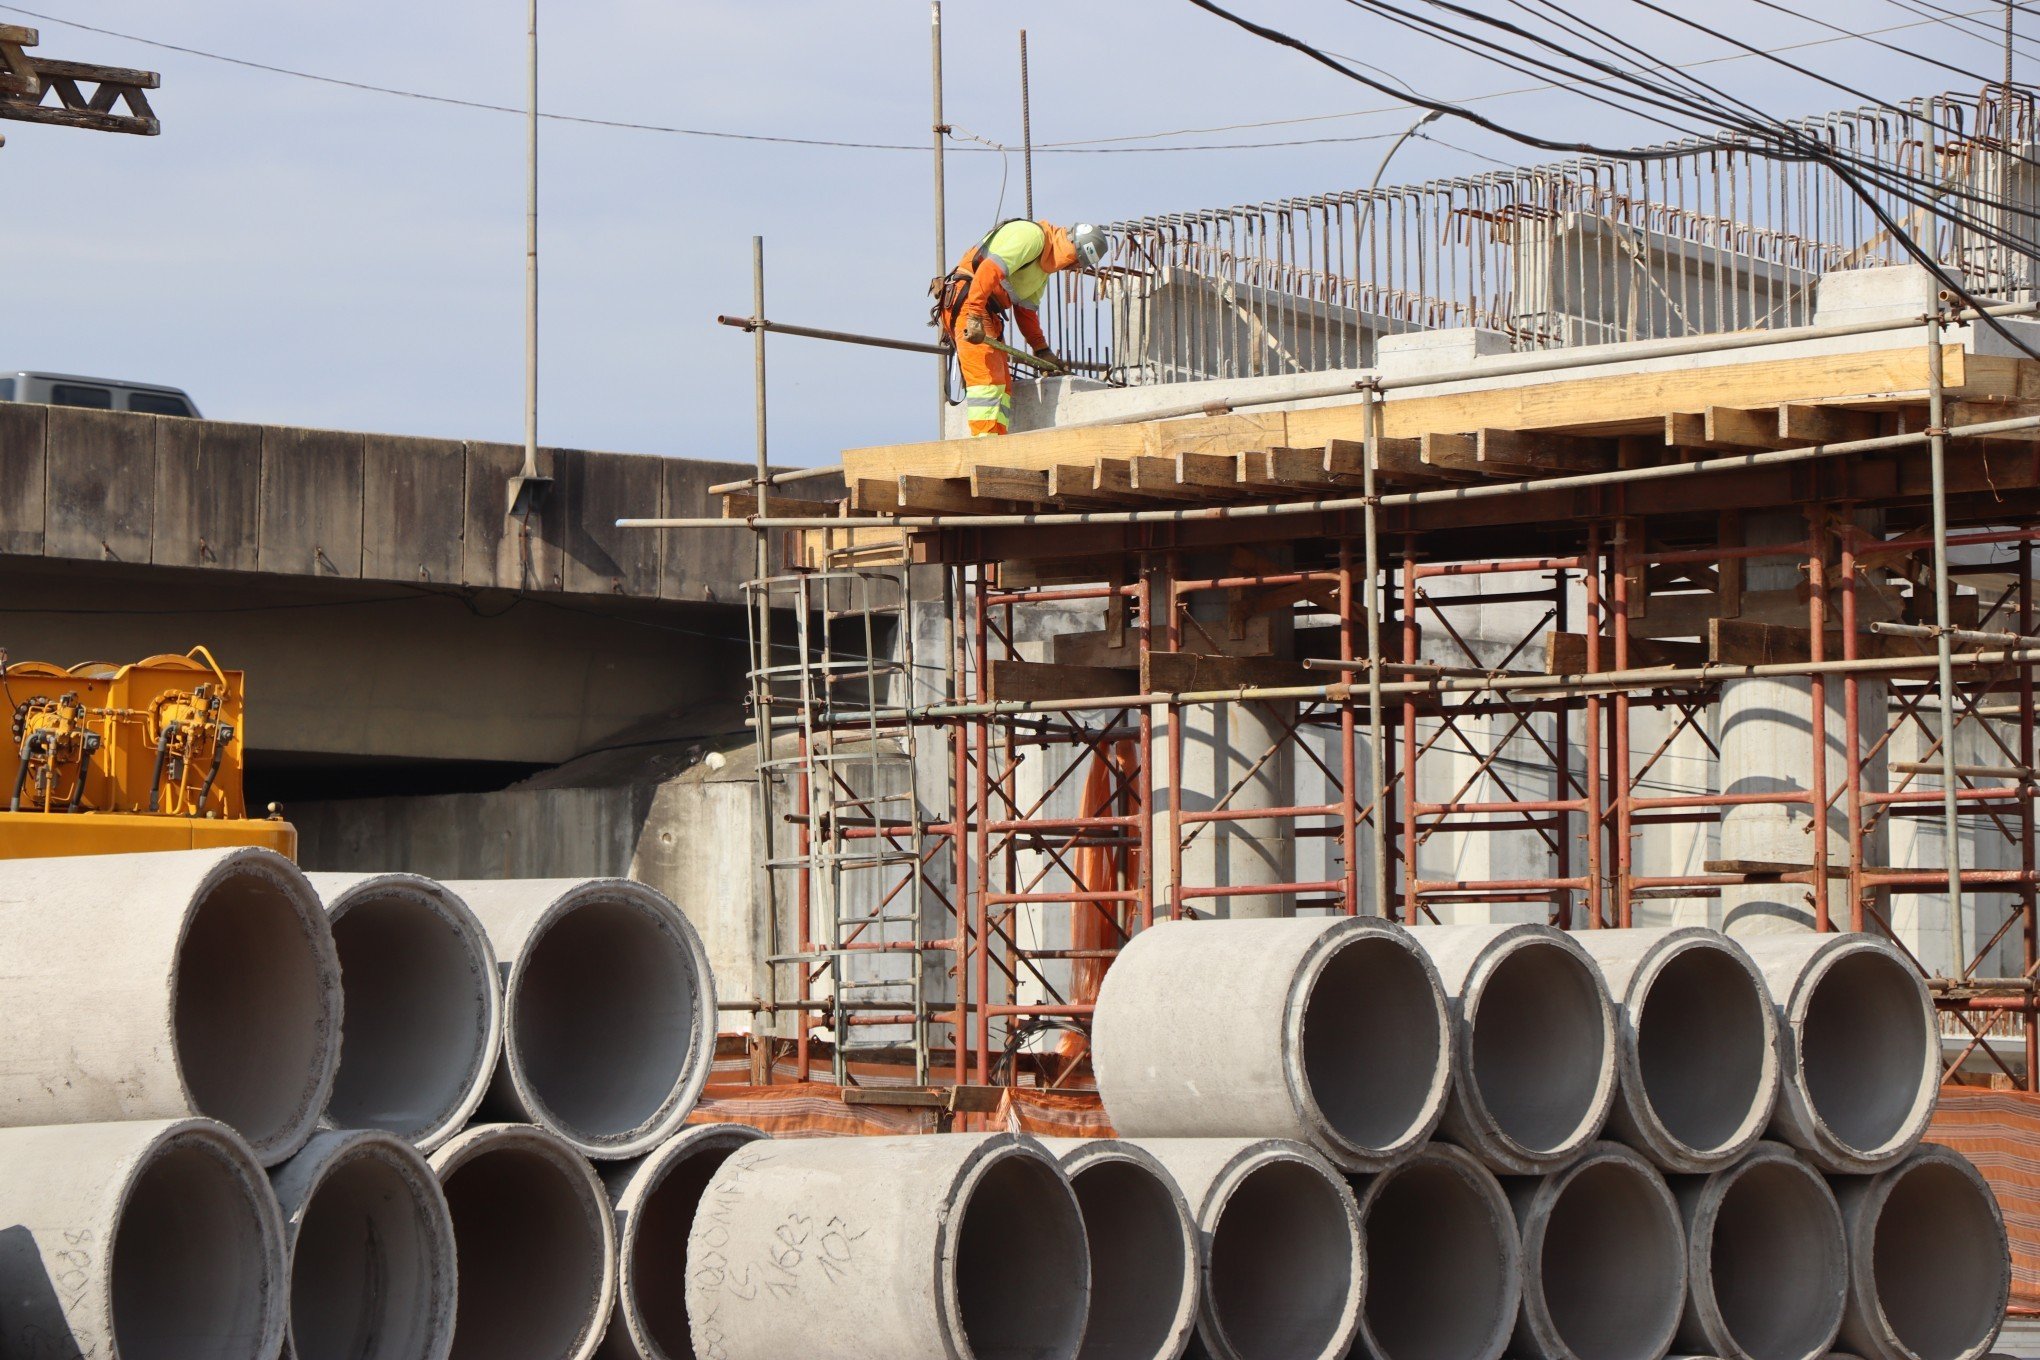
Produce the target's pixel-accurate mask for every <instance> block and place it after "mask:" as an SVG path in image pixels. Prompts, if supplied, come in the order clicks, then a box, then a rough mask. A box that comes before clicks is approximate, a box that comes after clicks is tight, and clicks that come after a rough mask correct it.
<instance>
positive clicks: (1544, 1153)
mask: <svg viewBox="0 0 2040 1360" xmlns="http://www.w3.org/2000/svg"><path fill="white" fill-rule="evenodd" d="M1409 933H1410V934H1411V935H1412V936H1414V937H1415V938H1416V941H1417V943H1418V944H1419V945H1421V946H1422V947H1423V949H1424V950H1425V952H1426V953H1428V954H1429V955H1430V956H1431V962H1432V963H1434V964H1435V965H1437V968H1438V979H1439V981H1440V982H1441V983H1442V984H1443V985H1444V988H1445V995H1446V998H1447V1002H1448V1004H1449V1006H1450V1013H1451V1016H1452V1026H1453V1028H1452V1092H1451V1097H1450V1099H1449V1100H1448V1101H1447V1102H1446V1105H1445V1116H1444V1119H1443V1120H1442V1121H1441V1122H1440V1124H1439V1129H1438V1131H1439V1136H1440V1137H1442V1138H1446V1139H1448V1140H1450V1141H1451V1142H1454V1143H1457V1144H1459V1146H1461V1147H1463V1148H1465V1149H1466V1150H1467V1151H1468V1152H1471V1153H1472V1154H1473V1155H1474V1156H1476V1157H1478V1158H1479V1159H1480V1160H1481V1161H1482V1162H1483V1163H1485V1164H1486V1165H1487V1166H1488V1167H1489V1168H1490V1169H1491V1170H1493V1171H1495V1172H1497V1173H1499V1174H1502V1175H1512V1176H1535V1175H1540V1174H1542V1173H1544V1172H1547V1171H1553V1170H1556V1169H1557V1168H1558V1167H1560V1166H1563V1165H1564V1164H1565V1163H1567V1162H1569V1161H1571V1160H1572V1159H1573V1158H1574V1157H1575V1156H1577V1155H1578V1153H1579V1151H1580V1149H1582V1148H1583V1147H1585V1146H1586V1145H1587V1143H1588V1142H1589V1141H1590V1140H1591V1139H1593V1138H1595V1137H1598V1136H1599V1134H1600V1132H1601V1126H1602V1125H1603V1124H1604V1123H1606V1122H1607V1119H1608V1110H1609V1107H1610V1106H1612V1105H1613V1104H1614V1101H1615V1009H1614V1006H1613V1005H1612V1004H1611V1003H1610V1002H1609V999H1608V987H1607V984H1606V983H1604V982H1603V981H1602V980H1601V973H1600V970H1599V969H1598V968H1596V967H1595V966H1594V962H1593V960H1592V959H1590V958H1589V957H1588V956H1587V954H1586V951H1585V950H1583V949H1581V948H1580V946H1579V944H1578V943H1577V941H1576V940H1575V938H1574V936H1573V935H1571V934H1568V933H1566V932H1565V931H1560V930H1554V929H1552V928H1551V927H1550V926H1545V925H1527V924H1526V925H1456V926H1417V927H1415V928H1413V929H1412V930H1411V931H1410V932H1409Z"/></svg>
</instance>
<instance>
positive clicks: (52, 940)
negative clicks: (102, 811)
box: [0, 849, 340, 1166]
mask: <svg viewBox="0 0 2040 1360" xmlns="http://www.w3.org/2000/svg"><path fill="white" fill-rule="evenodd" d="M0 959H5V960H6V964H5V966H4V967H0V1015H5V1016H6V1017H7V1023H6V1025H5V1026H0V1124H8V1125H21V1124H74V1123H88V1122H92V1121H95V1120H109V1119H160V1118H175V1117H182V1116H187V1115H205V1116H208V1117H211V1118H214V1119H217V1120H219V1121H220V1122H221V1123H223V1124H226V1125H228V1126H230V1127H232V1128H233V1129H234V1130H236V1131H237V1132H239V1133H240V1134H241V1135H242V1136H243V1137H244V1138H246V1139H247V1140H248V1143H249V1145H250V1146H251V1147H253V1148H254V1150H255V1155H256V1156H257V1158H259V1159H260V1160H261V1161H262V1163H263V1165H265V1166H274V1165H276V1164H277V1163H278V1162H281V1161H283V1160H284V1159H285V1158H287V1157H289V1156H290V1155H291V1154H292V1153H293V1152H296V1151H297V1150H298V1149H299V1148H300V1147H302V1146H304V1142H305V1140H306V1139H307V1138H309V1137H311V1135H312V1130H313V1129H314V1128H315V1127H316V1126H317V1124H318V1120H319V1115H320V1113H321V1112H322V1111H323V1110H324V1109H325V1108H326V1099H327V1096H328V1095H329V1094H330V1092H331V1091H332V1088H333V1073H334V1069H335V1068H336V1067H337V1065H338V1063H339V1057H340V966H339V962H338V959H337V956H336V954H335V952H334V949H333V933H332V929H331V927H330V926H329V925H328V924H327V921H326V913H325V911H324V909H323V908H321V907H320V905H319V899H318V895H317V894H316V893H314V892H313V891H312V887H311V885H310V884H309V883H307V882H306V881H305V876H304V875H303V874H301V873H299V872H298V869H297V866H296V865H294V864H292V863H291V862H290V861H289V860H287V859H285V858H284V857H283V856H281V855H279V854H276V853H274V852H272V851H268V850H254V849H233V850H186V851H177V852H170V853H163V854H143V855H86V856H76V857H71V858H63V859H16V860H0Z"/></svg>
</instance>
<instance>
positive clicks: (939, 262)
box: [928, 0, 949, 439]
mask: <svg viewBox="0 0 2040 1360" xmlns="http://www.w3.org/2000/svg"><path fill="white" fill-rule="evenodd" d="M928 14H929V38H930V41H931V42H932V44H933V54H934V77H935V125H934V127H935V277H936V278H938V279H939V278H941V277H943V276H944V275H946V274H947V273H948V272H949V210H948V206H947V202H948V200H947V199H946V197H945V196H944V193H943V189H942V139H943V138H944V137H946V136H948V135H949V125H948V124H947V123H945V122H943V121H942V0H929V5H928ZM948 423H949V356H948V355H943V356H942V357H941V358H939V359H937V360H936V361H935V435H936V437H937V438H938V439H939V438H940V437H941V436H942V434H943V433H944V431H945V430H946V429H947V427H948Z"/></svg>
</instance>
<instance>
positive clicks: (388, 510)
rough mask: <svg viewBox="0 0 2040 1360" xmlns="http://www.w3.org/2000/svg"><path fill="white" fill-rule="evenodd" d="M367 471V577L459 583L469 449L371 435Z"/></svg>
mask: <svg viewBox="0 0 2040 1360" xmlns="http://www.w3.org/2000/svg"><path fill="white" fill-rule="evenodd" d="M166 423H168V422H166ZM361 472H362V504H363V514H362V522H361V574H362V575H363V576H365V577H374V578H376V579H378V580H384V581H421V582H423V581H430V582H435V583H437V584H441V585H445V584H458V583H459V581H460V531H461V521H462V519H463V517H464V516H465V514H466V492H467V449H466V447H465V446H464V445H462V444H461V443H460V442H459V441H458V440H452V439H412V438H408V437H402V436H396V435H382V434H372V435H367V436H364V438H363V441H362V449H361Z"/></svg>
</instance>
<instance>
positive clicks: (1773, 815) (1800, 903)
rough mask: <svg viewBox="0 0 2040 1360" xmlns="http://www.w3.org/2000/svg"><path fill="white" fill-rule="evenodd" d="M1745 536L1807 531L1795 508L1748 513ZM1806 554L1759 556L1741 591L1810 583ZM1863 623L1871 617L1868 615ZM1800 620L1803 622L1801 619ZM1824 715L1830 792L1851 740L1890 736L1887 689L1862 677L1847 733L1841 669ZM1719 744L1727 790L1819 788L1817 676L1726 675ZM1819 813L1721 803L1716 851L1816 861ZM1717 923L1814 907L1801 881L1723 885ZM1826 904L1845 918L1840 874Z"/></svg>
mask: <svg viewBox="0 0 2040 1360" xmlns="http://www.w3.org/2000/svg"><path fill="white" fill-rule="evenodd" d="M1743 532H1744V537H1745V541H1747V542H1749V543H1753V544H1754V543H1792V542H1798V541H1800V540H1803V539H1804V538H1805V537H1806V534H1807V526H1806V519H1805V516H1804V514H1803V513H1802V512H1801V511H1800V510H1798V509H1792V510H1779V511H1767V512H1764V513H1760V514H1752V515H1748V516H1746V517H1745V518H1744V522H1743ZM1804 566H1805V559H1804V558H1803V557H1802V556H1799V555H1796V554H1795V555H1794V556H1792V557H1790V558H1754V559H1751V560H1749V561H1747V562H1746V563H1745V564H1744V567H1743V589H1744V591H1745V592H1754V591H1760V590H1761V591H1780V590H1796V589H1800V588H1802V587H1803V586H1804V584H1805V581H1806V574H1805V571H1804ZM1833 575H1834V574H1833V573H1830V577H1831V579H1830V581H1829V592H1830V593H1829V608H1828V621H1829V624H1830V627H1831V628H1837V627H1839V621H1840V618H1841V595H1840V590H1839V587H1838V584H1837V582H1836V581H1835V580H1834V579H1832V578H1833ZM1864 621H1865V622H1867V620H1864ZM1796 626H1798V627H1800V628H1802V629H1804V627H1805V624H1804V623H1803V622H1801V623H1799V624H1797V625H1796ZM1825 689H1826V697H1825V705H1824V712H1823V713H1822V715H1821V717H1820V720H1819V723H1820V730H1821V733H1822V739H1823V741H1824V742H1825V748H1824V749H1825V752H1826V754H1825V757H1824V759H1825V761H1826V765H1827V770H1826V775H1827V787H1828V792H1829V794H1830V796H1831V797H1832V796H1833V795H1834V794H1835V793H1836V792H1837V791H1839V790H1841V789H1843V788H1845V787H1846V786H1847V781H1848V756H1849V747H1850V745H1851V744H1852V743H1853V744H1854V745H1855V746H1856V747H1857V749H1859V750H1866V751H1867V750H1869V749H1870V748H1871V747H1872V746H1873V745H1874V744H1875V743H1876V742H1877V739H1878V738H1879V737H1881V736H1882V735H1883V734H1884V729H1885V721H1886V718H1887V714H1886V711H1885V710H1886V706H1887V702H1888V698H1887V696H1888V690H1889V687H1888V686H1887V685H1885V684H1884V683H1883V682H1882V681H1877V680H1869V679H1865V680H1861V681H1859V682H1858V685H1857V689H1858V696H1859V697H1858V713H1857V721H1858V728H1857V730H1856V731H1855V732H1854V733H1851V732H1850V731H1849V727H1848V721H1847V718H1848V711H1847V707H1846V704H1847V699H1846V695H1845V693H1844V690H1845V686H1844V684H1843V682H1842V680H1841V678H1840V677H1838V676H1830V677H1828V678H1827V680H1826V684H1825ZM1716 724H1717V727H1716V731H1717V736H1716V745H1717V746H1718V747H1719V749H1720V751H1721V762H1720V770H1721V791H1722V792H1723V793H1728V794H1746V795H1747V794H1781V793H1804V792H1806V791H1808V790H1809V789H1811V788H1812V787H1813V740H1812V734H1813V731H1814V726H1815V718H1814V715H1813V682H1812V680H1811V679H1808V678H1805V677H1764V678H1759V679H1750V680H1727V681H1723V682H1722V686H1721V700H1720V703H1719V705H1718V708H1717V714H1716ZM1884 767H1885V762H1884V759H1883V756H1882V753H1880V754H1879V755H1878V757H1877V758H1876V759H1875V760H1873V761H1870V762H1868V763H1866V765H1865V768H1864V772H1863V782H1864V785H1865V787H1866V788H1872V789H1875V788H1882V787H1883V785H1884V780H1883V775H1882V771H1883V769H1884ZM1813 825H1814V819H1813V818H1812V816H1811V815H1810V810H1809V808H1808V807H1807V805H1806V804H1803V803H1759V804H1753V805H1747V806H1740V807H1729V808H1726V809H1724V810H1723V812H1722V817H1721V841H1720V851H1719V858H1720V859H1723V860H1727V861H1749V862H1754V863H1757V864H1782V865H1790V866H1793V867H1811V866H1812V864H1813V860H1814V847H1815V841H1814V839H1813V836H1814V830H1813ZM1848 828H1849V823H1848V800H1847V798H1845V797H1834V798H1833V806H1832V807H1831V809H1830V810H1829V812H1828V816H1827V818H1826V828H1825V830H1826V835H1827V838H1828V839H1827V854H1828V863H1829V864H1830V865H1832V866H1834V867H1836V868H1842V867H1845V866H1846V865H1847V864H1848V862H1849V843H1848ZM1883 845H1884V834H1883V830H1882V828H1881V827H1880V829H1879V831H1878V833H1877V836H1876V839H1875V840H1873V841H1872V842H1871V843H1869V844H1868V845H1866V847H1865V853H1866V854H1867V855H1868V856H1869V858H1870V859H1871V860H1872V861H1880V860H1881V856H1882V853H1883V851H1882V847H1883ZM1720 902H1721V915H1720V920H1719V925H1720V927H1721V928H1722V929H1723V930H1726V931H1727V932H1728V933H1729V934H1731V935H1738V936H1742V935H1763V934H1776V933H1780V932H1787V933H1789V932H1792V931H1801V930H1811V929H1813V926H1814V912H1813V906H1812V904H1811V902H1810V901H1809V896H1808V889H1807V887H1806V885H1805V884H1800V883H1783V884H1741V885H1730V886H1726V887H1724V888H1722V889H1721V899H1720ZM1828 902H1829V910H1830V912H1831V914H1833V915H1834V916H1835V917H1836V918H1838V919H1839V920H1840V922H1841V923H1842V924H1844V925H1846V924H1847V922H1848V919H1849V912H1848V902H1847V893H1846V891H1844V889H1843V880H1841V879H1840V878H1835V879H1832V880H1831V881H1830V888H1829V896H1828Z"/></svg>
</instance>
